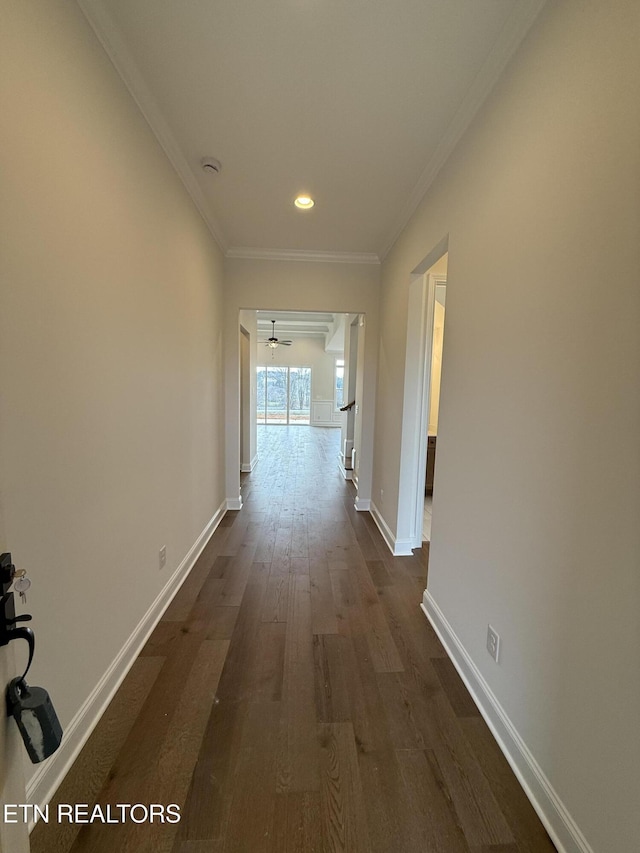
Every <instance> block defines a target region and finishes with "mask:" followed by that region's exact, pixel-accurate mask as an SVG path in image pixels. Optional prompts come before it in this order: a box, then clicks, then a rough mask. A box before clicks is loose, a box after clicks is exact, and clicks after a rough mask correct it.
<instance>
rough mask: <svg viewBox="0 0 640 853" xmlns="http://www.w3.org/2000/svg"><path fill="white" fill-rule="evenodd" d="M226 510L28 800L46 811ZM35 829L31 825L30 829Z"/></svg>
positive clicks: (69, 731)
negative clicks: (47, 805)
mask: <svg viewBox="0 0 640 853" xmlns="http://www.w3.org/2000/svg"><path fill="white" fill-rule="evenodd" d="M226 511H227V501H226V500H225V501H224V502H223V503H222V504H221V505H220V506H219V507H218V509H217V510H216V512H215V513H214V515H213V517H212V518H211V519H210V521H209V522H208V523H207V525H206V527H205V528H204V530H203V531H202V533H201V534H200V535H199V536H198V538H197V539H196V541H195V542H194V543H193V545H192V546H191V548H190V549H189V551H188V553H187V554H186V556H185V557H184V559H183V560H182V562H181V563H180V565H179V566H178V567H177V569H176V570H175V571H174V572H173V574H172V575H171V577H170V578H169V580H168V581H167V583H166V584H165V585H164V587H163V588H162V590H161V591H160V593H159V594H158V596H157V597H156V599H155V601H154V602H153V604H152V605H151V606H150V607H149V609H148V610H147V612H146V613H145V615H144V616H143V617H142V619H141V620H140V622H139V623H138V625H137V626H136V628H135V630H134V631H133V633H132V634H131V636H130V637H129V639H128V640H127V642H126V643H125V644H124V646H123V647H122V649H121V651H120V653H119V654H118V655H117V657H116V658H115V659H114V661H113V663H112V664H111V666H110V667H109V668H108V669H107V671H106V672H105V673H104V675H103V676H102V678H101V679H100V681H99V682H98V683H97V684H96V686H95V688H94V690H93V691H92V692H91V693H90V694H89V696H88V697H87V699H86V700H85V702H84V704H83V705H82V707H81V708H80V710H79V711H78V713H77V714H76V715H75V716H74V718H73V719H72V720H71V722H70V723H69V725H68V726H67V727H66V729H65V733H64V738H63V740H62V744H61V745H60V748H59V749H58V751H57V752H55V753H54V754H53V756H52V757H51V758H50V759H49V760H48V761H47V762H46V763H44V764H41V765H40V766H39V768H38V770H37V771H36V773H35V775H34V776H33V778H32V779H31V780H30V782H29V783H28V784H27V801H28V802H29V803H31V804H35V805H37V806H40V807H41V808H43V807H44V806H45V805H46V804H47V803H48V802H49V801H50V800H51V797H52V796H53V795H54V794H55V792H56V790H57V789H58V786H59V785H60V783H61V782H62V780H63V779H64V777H65V776H66V775H67V773H68V772H69V769H70V768H71V766H72V764H73V762H74V761H75V760H76V758H77V757H78V754H79V753H80V751H81V750H82V747H83V746H84V745H85V743H86V742H87V740H88V738H89V736H90V735H91V733H92V731H93V730H94V728H95V727H96V725H97V724H98V722H99V721H100V718H101V717H102V715H103V713H104V711H105V709H106V708H107V706H108V705H109V703H110V702H111V700H112V699H113V697H114V695H115V693H116V692H117V690H118V688H119V687H120V685H121V684H122V682H123V680H124V678H125V676H126V675H127V673H128V672H129V670H130V669H131V667H132V666H133V664H134V662H135V661H136V659H137V657H138V655H139V654H140V651H141V649H142V648H143V646H144V644H145V643H146V642H147V640H148V639H149V636H150V635H151V633H152V632H153V630H154V628H155V627H156V625H157V624H158V622H159V621H160V619H161V618H162V614H163V613H164V612H165V610H166V609H167V607H168V606H169V604H171V601H172V600H173V598H174V597H175V595H176V594H177V592H178V590H179V589H180V587H181V586H182V584H183V583H184V581H185V580H186V579H187V577H188V576H189V572H190V571H191V569H192V568H193V567H194V565H195V564H196V561H197V560H198V557H199V556H200V554H201V553H202V551H203V550H204V548H205V546H206V544H207V542H208V541H209V539H210V538H211V536H213V534H214V532H215V530H216V528H217V527H218V525H219V524H220V522H221V521H222V519H223V517H224V515H225V513H226ZM32 828H33V824H32V823H31V824H30V826H29V830H31V829H32Z"/></svg>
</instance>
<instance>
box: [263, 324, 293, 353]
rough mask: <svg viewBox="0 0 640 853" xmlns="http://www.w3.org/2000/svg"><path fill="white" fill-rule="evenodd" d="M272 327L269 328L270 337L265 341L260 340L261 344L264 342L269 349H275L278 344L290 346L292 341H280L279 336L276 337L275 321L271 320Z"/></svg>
mask: <svg viewBox="0 0 640 853" xmlns="http://www.w3.org/2000/svg"><path fill="white" fill-rule="evenodd" d="M271 325H272V329H271V337H270V338H267V340H266V341H260V343H261V344H265V345H266V346H268V347H271V349H275V348H276V347H278V346H283V347H290V346H291V344H292V343H293V341H281V340H279V338H276V321H275V320H272V321H271Z"/></svg>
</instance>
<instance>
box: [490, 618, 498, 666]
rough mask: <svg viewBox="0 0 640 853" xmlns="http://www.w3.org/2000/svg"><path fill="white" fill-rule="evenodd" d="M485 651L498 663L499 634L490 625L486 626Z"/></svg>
mask: <svg viewBox="0 0 640 853" xmlns="http://www.w3.org/2000/svg"><path fill="white" fill-rule="evenodd" d="M487 651H488V652H489V654H490V655H491V657H492V658H493V659H494V661H495V662H496V663H498V658H499V657H500V634H498V632H497V631H496V630H495V628H492V627H491V625H488V626H487Z"/></svg>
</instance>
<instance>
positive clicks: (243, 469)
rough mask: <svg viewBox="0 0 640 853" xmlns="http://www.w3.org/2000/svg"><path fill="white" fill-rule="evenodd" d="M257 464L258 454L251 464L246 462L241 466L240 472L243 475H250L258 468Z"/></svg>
mask: <svg viewBox="0 0 640 853" xmlns="http://www.w3.org/2000/svg"><path fill="white" fill-rule="evenodd" d="M257 464H258V454H257V453H256V455H255V456H254V457H253V459H252V460H251V462H248V463H247V462H245V463H243V464H242V465H241V466H240V471H241V472H242V473H243V474H250V473H251V472H252V471H253V469H254V468H255V467H256V465H257Z"/></svg>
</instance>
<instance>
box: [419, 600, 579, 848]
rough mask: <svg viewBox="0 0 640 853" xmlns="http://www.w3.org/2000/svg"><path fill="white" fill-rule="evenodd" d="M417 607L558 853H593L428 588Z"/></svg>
mask: <svg viewBox="0 0 640 853" xmlns="http://www.w3.org/2000/svg"><path fill="white" fill-rule="evenodd" d="M420 606H421V607H422V610H423V611H424V613H425V615H426V617H427V619H428V620H429V622H430V623H431V625H432V626H433V628H434V630H435V632H436V634H437V635H438V637H439V638H440V642H441V643H442V645H443V646H444V647H445V649H446V651H447V654H448V655H449V657H450V658H451V660H452V661H453V663H454V665H455V667H456V669H457V670H458V673H459V675H460V677H461V678H462V680H463V681H464V683H465V685H466V687H467V690H468V691H469V693H470V694H471V696H472V697H473V700H474V702H475V703H476V705H477V706H478V709H479V710H480V713H481V714H482V716H483V717H484V719H485V722H486V723H487V725H488V726H489V728H490V729H491V732H492V734H493V736H494V737H495V739H496V741H497V743H498V746H499V747H500V749H501V750H502V752H503V753H504V756H505V758H506V759H507V761H508V762H509V764H510V765H511V769H512V770H513V772H514V773H515V775H516V776H517V778H518V781H519V782H520V784H521V785H522V787H523V789H524V791H525V793H526V794H527V797H528V798H529V800H530V802H531V804H532V806H533V807H534V809H535V810H536V812H537V813H538V815H539V817H540V820H541V821H542V823H543V824H544V826H545V828H546V830H547V832H548V833H549V835H550V836H551V839H552V840H553V842H554V844H555V845H556V847H557V848H558V853H593V849H592V847H591V846H590V844H589V843H588V842H587V840H586V838H585V837H584V835H583V834H582V832H581V831H580V829H579V827H578V825H577V824H576V822H575V821H574V820H573V818H572V817H571V815H570V814H569V811H568V810H567V808H566V807H565V805H564V803H563V802H562V800H561V799H560V797H559V796H558V794H557V793H556V791H555V790H554V788H553V787H552V785H551V783H550V782H549V780H548V779H547V777H546V776H545V774H544V773H543V771H542V769H541V768H540V765H539V764H538V762H537V761H536V760H535V758H534V757H533V755H532V754H531V752H530V750H529V749H528V747H527V745H526V743H525V742H524V741H523V740H522V738H521V737H520V735H519V734H518V731H517V730H516V728H515V726H514V725H513V723H512V722H511V720H510V719H509V717H508V716H507V714H506V713H505V711H504V709H503V707H502V706H501V704H500V703H499V702H498V700H497V698H496V696H495V694H494V693H493V691H492V690H491V688H490V687H489V685H488V684H487V682H486V681H485V679H484V678H483V677H482V674H481V672H480V670H479V669H478V667H477V666H476V665H475V663H474V662H473V661H472V659H471V657H470V656H469V654H468V653H467V651H466V649H465V648H464V646H463V645H462V643H461V642H460V639H459V638H458V636H457V635H456V633H455V631H454V630H453V628H452V627H451V625H450V624H449V622H448V621H447V619H446V617H445V615H444V614H443V612H442V611H441V609H440V608H439V607H438V605H437V603H436V601H435V600H434V598H433V597H432V596H431V594H430V593H429V591H428V590H425V591H424V595H423V599H422V604H421V605H420Z"/></svg>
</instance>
